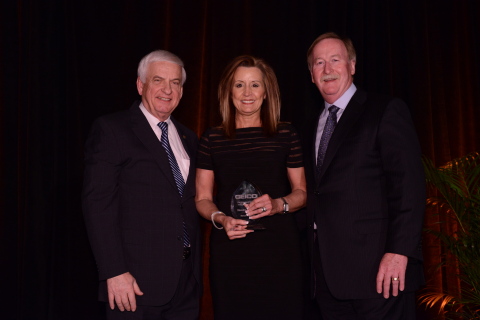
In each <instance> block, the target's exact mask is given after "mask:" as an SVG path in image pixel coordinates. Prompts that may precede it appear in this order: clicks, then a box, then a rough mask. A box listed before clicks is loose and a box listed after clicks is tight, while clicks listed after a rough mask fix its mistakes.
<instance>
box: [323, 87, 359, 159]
mask: <svg viewBox="0 0 480 320" xmlns="http://www.w3.org/2000/svg"><path fill="white" fill-rule="evenodd" d="M355 91H357V87H355V85H354V84H353V83H352V85H351V86H350V87H349V88H348V89H347V91H345V93H344V94H343V95H342V96H341V97H340V98H338V100H337V101H335V102H334V103H332V104H330V103H328V102H326V101H325V109H323V111H322V113H321V114H320V118H319V119H318V125H317V137H316V139H315V161H316V159H317V154H318V145H319V144H320V139H321V138H322V134H323V128H325V123H326V122H327V118H328V114H329V113H330V112H329V111H328V108H330V106H331V105H335V106H337V107H338V108H339V110H338V111H337V123H338V121H340V117H341V116H342V114H343V112H344V111H345V109H346V108H347V105H348V103H349V102H350V99H352V97H353V95H354V93H355Z"/></svg>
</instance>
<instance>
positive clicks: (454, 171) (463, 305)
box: [419, 152, 480, 319]
mask: <svg viewBox="0 0 480 320" xmlns="http://www.w3.org/2000/svg"><path fill="white" fill-rule="evenodd" d="M423 165H424V169H425V176H426V180H427V183H428V185H429V186H431V187H434V188H436V190H437V196H435V197H431V198H428V199H427V207H428V206H429V207H434V208H436V209H437V210H438V211H439V212H442V213H444V214H446V215H448V216H450V217H451V219H452V220H453V221H454V222H455V223H456V224H457V228H456V231H453V232H445V231H442V228H440V230H441V231H437V230H432V229H429V230H427V232H429V233H432V234H434V235H435V236H437V237H438V238H439V239H440V240H441V242H442V245H443V246H444V247H445V248H446V249H447V251H448V252H449V254H448V255H447V259H446V260H445V262H444V263H443V264H442V265H441V266H440V267H445V266H446V265H449V264H450V265H454V266H456V267H457V268H458V270H459V272H458V274H457V276H458V277H459V280H460V290H459V291H457V292H438V289H436V288H432V287H427V288H426V289H425V290H424V291H423V293H421V295H420V296H419V300H420V302H421V303H424V304H426V305H427V307H438V308H439V311H440V313H443V314H444V316H445V318H446V319H480V153H478V152H475V153H472V154H469V155H467V156H465V157H462V158H459V159H455V160H452V161H451V162H449V163H448V164H446V165H445V166H442V167H440V168H436V167H435V166H434V164H433V162H432V161H431V160H430V159H428V158H425V157H424V158H423ZM443 223H445V221H444V222H443ZM440 227H442V226H440ZM448 257H450V258H448Z"/></svg>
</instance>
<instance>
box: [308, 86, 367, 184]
mask: <svg viewBox="0 0 480 320" xmlns="http://www.w3.org/2000/svg"><path fill="white" fill-rule="evenodd" d="M366 99H367V94H366V93H365V91H363V90H360V89H357V91H356V92H355V94H354V95H353V97H352V99H350V102H349V103H348V105H347V108H346V109H345V111H344V112H343V114H342V116H341V118H340V120H339V121H338V124H337V126H336V127H335V131H334V132H333V134H332V137H331V138H330V142H329V143H328V147H327V152H326V153H325V159H324V160H323V165H322V170H321V172H320V177H319V179H318V181H317V185H318V183H319V182H320V181H321V180H322V177H323V174H324V173H325V171H326V170H327V169H328V167H329V165H330V163H331V162H332V159H333V158H334V157H335V154H336V153H337V150H338V148H339V147H340V145H341V144H342V142H343V140H344V139H345V137H346V136H347V135H348V133H349V132H350V130H351V129H352V128H353V125H354V124H355V122H357V121H358V119H359V117H360V115H361V114H362V113H363V110H364V109H365V101H366ZM314 145H315V144H314Z"/></svg>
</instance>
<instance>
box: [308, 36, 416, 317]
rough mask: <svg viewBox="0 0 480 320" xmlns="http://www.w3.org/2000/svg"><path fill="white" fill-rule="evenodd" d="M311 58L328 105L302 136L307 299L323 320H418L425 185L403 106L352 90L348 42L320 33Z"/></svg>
mask: <svg viewBox="0 0 480 320" xmlns="http://www.w3.org/2000/svg"><path fill="white" fill-rule="evenodd" d="M307 57H308V66H309V69H310V73H311V77H312V82H313V83H315V84H316V86H317V88H318V90H319V91H320V93H321V95H322V97H323V98H324V100H325V104H324V106H323V105H322V107H321V108H320V110H319V111H318V112H319V115H318V117H315V119H313V121H312V123H311V124H310V131H309V132H308V133H307V134H306V136H305V137H304V143H305V150H304V152H305V154H306V157H305V161H306V162H307V163H306V165H305V168H306V172H307V179H308V180H307V183H308V188H307V189H308V199H307V210H308V222H309V225H308V227H309V231H310V235H309V243H310V244H311V248H310V249H311V254H312V258H313V259H312V261H313V263H312V267H313V270H314V274H313V275H312V276H313V281H312V283H313V285H312V295H314V296H315V299H316V301H317V303H318V305H319V307H320V310H321V313H322V316H323V319H326V320H330V319H341V320H345V319H348V320H350V319H369V320H371V319H388V320H395V319H405V320H411V319H414V318H415V294H414V291H415V290H416V289H417V288H418V287H419V286H420V285H422V284H423V281H424V280H423V270H422V251H421V245H420V242H421V229H422V223H423V215H424V204H425V184H424V174H423V168H422V164H421V160H420V157H421V154H420V147H419V143H418V139H417V136H416V133H415V129H414V127H413V124H412V121H411V117H410V114H409V111H408V108H407V106H406V105H405V103H403V102H402V101H401V100H399V99H392V98H389V97H385V96H380V95H374V94H369V93H368V94H367V93H366V92H364V91H363V90H361V89H357V88H356V87H355V85H354V84H353V75H354V74H355V62H356V56H355V49H354V47H353V45H352V42H351V41H350V40H349V39H343V38H340V37H339V36H338V35H336V34H335V33H327V34H323V35H321V36H320V37H318V38H317V39H316V40H315V41H314V42H313V44H312V45H311V47H310V49H309V50H308V53H307Z"/></svg>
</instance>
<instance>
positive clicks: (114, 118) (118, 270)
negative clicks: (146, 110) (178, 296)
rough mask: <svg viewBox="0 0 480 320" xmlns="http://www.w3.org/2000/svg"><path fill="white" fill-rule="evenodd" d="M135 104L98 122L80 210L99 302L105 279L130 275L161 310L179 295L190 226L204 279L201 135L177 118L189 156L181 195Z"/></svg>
mask: <svg viewBox="0 0 480 320" xmlns="http://www.w3.org/2000/svg"><path fill="white" fill-rule="evenodd" d="M139 104H140V102H136V103H134V104H133V106H132V107H131V108H130V109H129V110H127V111H122V112H118V113H114V114H111V115H107V116H104V117H101V118H99V119H97V120H96V121H95V122H94V124H93V127H92V131H91V134H90V136H89V138H88V140H87V142H86V145H85V176H84V190H83V212H84V217H85V222H86V226H87V231H88V235H89V239H90V243H91V246H92V249H93V253H94V256H95V259H96V262H97V267H98V272H99V278H100V280H101V283H100V290H99V291H100V294H99V297H100V300H102V301H107V300H108V297H107V291H106V283H105V280H106V279H108V278H111V277H114V276H117V275H120V274H122V273H125V272H130V273H131V274H132V275H133V277H135V279H136V280H137V282H138V285H139V286H140V289H141V290H142V291H143V293H144V295H143V296H137V302H138V304H140V305H153V306H155V305H163V304H165V303H167V302H168V301H170V299H171V298H172V297H173V294H174V293H175V289H176V288H177V284H178V281H179V277H180V271H181V269H182V263H183V258H182V255H183V227H182V221H185V223H186V226H187V230H188V233H189V237H190V240H191V246H192V248H191V249H192V252H191V256H190V259H193V264H194V275H195V278H196V279H197V281H198V283H199V284H200V283H201V277H200V258H201V256H200V254H201V253H200V231H199V216H198V213H197V211H196V208H195V202H194V197H195V155H196V150H197V141H198V139H197V136H196V135H195V134H194V133H193V132H192V131H190V130H189V129H187V128H186V127H184V126H183V125H181V124H180V123H178V122H177V121H176V120H175V119H174V118H173V117H171V120H172V121H173V123H174V124H175V127H176V129H177V131H178V134H179V136H180V138H181V140H182V142H183V146H184V148H185V150H186V152H187V153H188V155H189V157H190V161H191V162H190V171H189V175H188V179H187V181H186V185H185V190H184V193H183V196H182V197H181V196H180V194H179V193H178V191H177V190H178V189H177V186H176V184H175V180H174V177H173V174H172V172H171V169H170V164H169V162H168V156H167V153H166V152H165V150H164V149H163V147H162V145H161V143H160V141H159V140H158V138H157V137H156V135H155V133H154V132H153V130H152V128H151V127H150V125H149V123H148V121H147V119H146V118H145V116H144V114H143V113H142V111H141V110H140V108H139Z"/></svg>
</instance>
